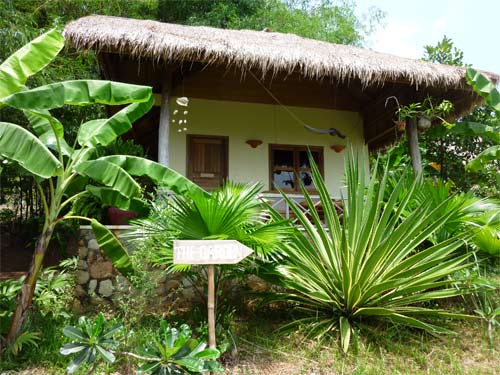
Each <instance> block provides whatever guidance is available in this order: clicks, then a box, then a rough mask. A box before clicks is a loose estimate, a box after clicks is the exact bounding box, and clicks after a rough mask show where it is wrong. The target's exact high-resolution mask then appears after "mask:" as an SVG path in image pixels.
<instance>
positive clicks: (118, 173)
mask: <svg viewBox="0 0 500 375" xmlns="http://www.w3.org/2000/svg"><path fill="white" fill-rule="evenodd" d="M63 45H64V38H63V37H62V35H61V34H60V33H59V32H58V31H57V30H55V29H53V30H50V31H49V32H47V33H45V34H43V35H42V36H40V37H38V38H37V39H35V40H33V42H31V43H29V44H27V45H26V46H24V47H23V48H22V49H20V50H19V51H17V52H16V53H15V54H13V55H12V56H10V57H9V58H8V59H7V60H5V61H4V62H3V63H2V64H1V65H0V80H1V81H2V85H1V86H0V106H10V107H12V108H14V109H16V110H19V111H22V112H23V113H24V115H25V116H26V117H27V118H28V120H29V121H30V124H31V128H32V130H33V133H32V132H30V131H28V130H26V129H25V128H24V127H22V126H20V125H17V124H13V123H10V122H0V158H1V159H2V160H6V161H10V162H13V163H16V164H17V165H19V167H20V168H22V169H23V170H25V171H26V172H27V173H30V174H32V175H33V176H34V181H35V183H36V186H37V188H38V189H39V190H42V187H41V184H42V182H46V183H47V184H48V186H49V193H48V196H46V195H45V193H44V192H43V191H41V197H42V202H43V211H44V222H43V229H42V231H41V234H40V236H39V237H38V240H37V242H36V245H35V251H34V253H33V258H32V262H31V266H30V269H29V271H28V273H27V275H26V278H25V279H24V281H23V286H22V289H21V293H20V294H19V301H18V305H17V308H16V311H15V313H14V315H13V318H12V322H11V326H10V329H9V334H8V337H7V342H9V343H12V342H13V341H14V340H15V338H16V336H17V335H18V333H19V332H20V329H21V327H22V325H23V322H24V320H25V319H26V316H27V314H28V312H29V309H30V307H31V303H32V299H33V294H34V291H35V287H36V282H37V279H38V275H39V272H40V270H41V267H42V262H43V259H44V256H45V253H46V251H47V247H48V244H49V242H50V240H51V237H52V234H53V231H54V228H55V227H56V225H57V224H59V223H61V222H62V221H64V220H67V219H73V218H78V219H86V218H84V217H74V216H70V215H67V214H65V210H64V209H65V207H67V206H68V205H69V204H71V203H72V202H73V201H74V200H75V199H76V198H78V197H79V196H81V195H83V194H86V193H87V192H89V193H91V194H93V195H95V196H97V197H98V198H100V199H101V201H102V202H103V203H104V204H108V205H111V206H115V207H119V208H123V209H128V208H130V207H134V206H135V207H138V206H139V207H140V206H141V205H143V202H142V200H141V199H140V198H141V195H140V186H139V185H138V184H137V182H135V181H134V179H133V177H132V176H148V177H149V178H151V179H152V180H153V181H154V182H155V183H157V184H160V185H163V186H166V187H170V188H171V189H172V190H173V191H175V192H177V193H179V194H188V193H193V192H196V193H197V194H200V195H203V194H207V193H206V192H205V191H204V190H202V189H201V188H199V187H198V186H197V185H195V184H193V183H192V182H190V181H189V180H187V179H186V178H185V177H183V176H182V175H180V174H178V173H177V172H175V171H173V170H170V169H168V168H166V167H164V166H162V165H160V164H158V163H154V162H152V161H150V160H147V159H142V158H138V157H132V156H105V157H102V158H98V159H95V154H96V147H98V146H99V145H102V146H106V145H108V144H110V143H112V142H113V141H115V140H116V138H117V137H119V136H120V135H122V134H124V133H125V132H126V131H128V130H129V129H130V128H131V127H132V123H133V122H134V121H135V120H137V119H138V118H140V117H141V116H143V115H144V114H145V113H146V112H148V111H149V109H150V108H151V107H152V105H153V103H154V99H153V95H152V89H151V87H146V86H137V85H130V84H124V83H117V82H110V81H97V80H72V81H62V82H57V83H52V84H48V85H44V86H40V87H37V88H35V89H29V88H27V87H26V86H25V84H26V81H27V80H28V78H29V77H31V76H33V75H34V74H36V73H37V72H39V71H41V70H42V69H43V68H44V67H45V66H46V65H48V64H49V63H50V62H51V61H52V60H53V59H54V58H55V56H57V54H58V53H59V51H60V50H61V49H62V47H63ZM95 103H100V104H105V105H121V106H124V108H123V109H121V110H120V111H118V112H117V113H116V114H115V115H113V116H112V117H110V118H103V119H96V120H91V121H87V122H85V123H83V124H82V125H81V127H80V128H79V130H78V133H77V142H75V145H74V146H70V145H69V144H68V142H67V141H66V140H65V138H64V130H65V129H64V126H63V124H62V123H61V122H60V121H59V120H57V119H56V118H55V117H53V116H52V115H51V113H50V111H51V110H54V109H57V108H61V107H63V106H65V105H72V106H87V105H92V104H95ZM95 183H98V184H99V185H98V186H96V185H94V184H95ZM86 220H88V221H90V223H91V226H92V229H93V230H94V233H95V235H96V239H97V241H98V243H99V244H100V247H101V248H102V249H103V251H104V252H105V253H106V254H107V255H108V256H109V257H110V258H111V260H112V261H113V262H114V264H115V267H116V268H117V269H118V270H119V271H120V272H121V273H123V274H124V275H129V274H131V273H133V269H132V265H131V263H130V260H129V259H128V256H127V253H126V251H125V250H124V249H123V247H122V246H121V245H120V243H119V242H118V240H117V239H116V238H115V237H114V235H113V234H112V233H111V232H110V231H109V230H108V229H106V228H105V227H104V226H103V225H101V224H100V223H99V222H97V221H96V220H94V219H92V220H91V219H86Z"/></svg>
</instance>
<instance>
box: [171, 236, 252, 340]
mask: <svg viewBox="0 0 500 375" xmlns="http://www.w3.org/2000/svg"><path fill="white" fill-rule="evenodd" d="M252 252H253V250H252V249H249V248H248V247H246V246H245V245H243V244H241V243H239V242H238V241H235V240H175V241H174V264H206V265H207V266H208V273H207V278H208V303H207V306H208V346H209V347H210V348H212V349H215V347H216V345H215V275H214V273H215V265H216V264H235V263H238V262H240V261H242V260H243V259H245V258H246V257H247V256H249V255H250V254H252Z"/></svg>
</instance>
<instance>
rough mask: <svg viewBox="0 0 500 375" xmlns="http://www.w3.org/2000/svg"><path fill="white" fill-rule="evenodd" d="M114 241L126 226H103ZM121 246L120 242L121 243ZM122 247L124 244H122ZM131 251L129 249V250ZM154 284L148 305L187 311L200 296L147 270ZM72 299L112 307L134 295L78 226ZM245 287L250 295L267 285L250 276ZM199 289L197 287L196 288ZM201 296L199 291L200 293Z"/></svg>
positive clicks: (173, 277)
mask: <svg viewBox="0 0 500 375" xmlns="http://www.w3.org/2000/svg"><path fill="white" fill-rule="evenodd" d="M107 228H108V229H109V230H111V231H112V232H113V234H114V235H115V236H117V237H118V238H119V237H120V235H121V234H122V233H123V232H124V231H125V230H127V229H129V226H126V225H110V226H107ZM122 243H123V242H122ZM124 245H125V246H127V245H126V243H124ZM129 251H133V249H129ZM149 272H151V273H152V276H153V280H154V283H155V288H154V297H153V298H151V300H152V301H151V302H152V304H154V305H157V306H161V305H163V306H164V304H165V303H167V304H169V303H173V302H174V301H175V302H174V303H175V304H176V306H177V307H181V308H182V307H188V306H190V305H192V304H193V303H196V301H197V300H198V299H199V296H200V293H198V291H197V290H195V288H194V287H193V286H192V285H191V284H190V283H189V282H188V281H187V280H186V279H184V278H183V277H182V274H169V275H168V276H167V273H166V271H165V270H157V269H155V270H151V271H149ZM76 279H77V286H76V291H75V293H76V296H77V297H78V299H79V300H80V301H81V302H82V303H88V302H90V304H92V305H97V304H100V303H112V302H113V300H114V299H115V298H116V297H118V296H119V295H120V293H122V294H127V295H134V293H137V291H136V290H134V288H133V287H131V285H130V283H129V282H128V280H127V279H126V278H125V277H123V276H122V275H121V274H120V273H119V272H117V271H116V270H115V269H114V267H113V263H112V262H111V261H110V260H109V259H108V258H107V257H106V256H105V255H104V254H103V252H102V251H101V250H100V248H99V245H98V243H97V241H96V239H95V236H94V233H93V232H92V229H91V227H90V226H88V225H82V226H80V238H79V242H78V271H77V274H76ZM245 284H246V286H247V287H248V288H249V289H250V290H252V291H263V290H265V289H267V288H268V286H267V284H266V283H265V282H263V281H262V280H261V279H259V278H258V277H255V276H250V277H249V278H248V279H247V281H246V283H245ZM200 288H201V286H200ZM200 292H201V290H200Z"/></svg>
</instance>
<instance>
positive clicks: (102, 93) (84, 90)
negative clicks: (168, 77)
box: [0, 80, 152, 111]
mask: <svg viewBox="0 0 500 375" xmlns="http://www.w3.org/2000/svg"><path fill="white" fill-rule="evenodd" d="M151 96H152V89H151V87H148V86H139V85H132V84H127V83H121V82H111V81H100V80H74V81H64V82H57V83H52V84H50V85H45V86H40V87H37V88H35V89H32V90H27V91H21V92H18V93H15V94H12V95H10V96H7V97H6V98H1V99H0V102H1V103H3V104H7V105H9V106H11V107H13V108H17V109H20V110H32V111H41V110H50V109H54V108H61V107H62V106H63V105H80V106H84V105H91V104H105V105H124V104H130V103H138V102H150V99H151Z"/></svg>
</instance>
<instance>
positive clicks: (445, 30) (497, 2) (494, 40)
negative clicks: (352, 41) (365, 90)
mask: <svg viewBox="0 0 500 375" xmlns="http://www.w3.org/2000/svg"><path fill="white" fill-rule="evenodd" d="M356 4H357V12H358V13H359V14H360V15H361V14H363V13H364V12H366V11H367V9H369V7H370V6H376V7H378V8H379V9H381V10H383V11H384V12H385V13H386V16H385V18H384V21H383V25H382V26H379V27H378V28H377V29H376V30H375V31H374V32H373V33H372V34H371V35H370V36H369V37H368V38H367V43H366V47H368V48H370V49H373V50H375V51H378V52H385V53H391V54H394V55H398V56H403V57H411V58H421V57H422V56H423V54H424V48H423V47H424V46H425V45H436V44H437V42H439V41H440V40H441V39H442V38H443V36H444V35H446V36H447V37H448V38H451V39H452V41H453V42H454V45H455V46H456V47H457V48H459V49H460V50H462V51H463V53H464V62H465V63H466V64H471V65H472V66H473V67H474V68H477V69H483V70H487V71H491V72H494V73H499V74H500V19H499V16H500V0H356Z"/></svg>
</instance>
